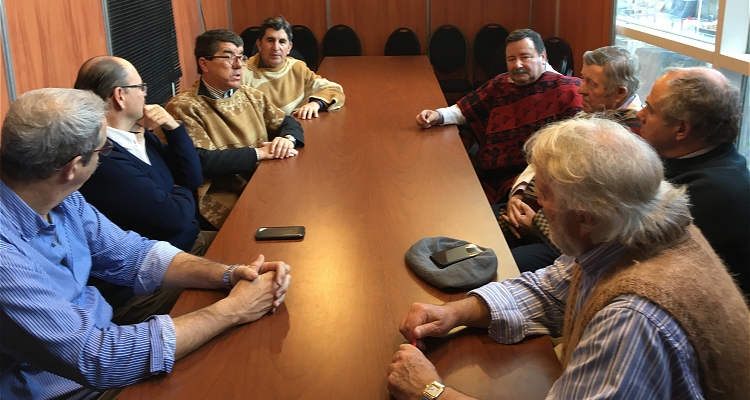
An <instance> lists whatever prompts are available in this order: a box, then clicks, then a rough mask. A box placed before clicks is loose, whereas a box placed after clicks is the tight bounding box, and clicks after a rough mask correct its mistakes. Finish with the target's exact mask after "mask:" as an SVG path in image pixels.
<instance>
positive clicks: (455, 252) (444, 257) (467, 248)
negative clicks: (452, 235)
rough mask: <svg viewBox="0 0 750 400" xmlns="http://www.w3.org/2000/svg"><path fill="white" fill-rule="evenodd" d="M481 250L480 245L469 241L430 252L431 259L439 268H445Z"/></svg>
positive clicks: (475, 254)
mask: <svg viewBox="0 0 750 400" xmlns="http://www.w3.org/2000/svg"><path fill="white" fill-rule="evenodd" d="M481 252H482V249H480V248H479V246H477V245H475V244H474V243H467V244H464V245H461V246H458V247H454V248H451V249H448V250H443V251H439V252H437V253H432V254H430V259H431V260H432V261H433V262H434V263H435V264H436V265H437V266H438V268H440V269H443V268H445V267H447V266H449V265H451V264H455V263H457V262H459V261H463V260H466V259H467V258H471V257H474V256H477V255H479V254H480V253H481Z"/></svg>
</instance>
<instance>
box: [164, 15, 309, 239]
mask: <svg viewBox="0 0 750 400" xmlns="http://www.w3.org/2000/svg"><path fill="white" fill-rule="evenodd" d="M243 48H244V43H243V42H242V38H240V37H239V36H238V35H237V34H236V33H234V32H232V31H228V30H225V29H215V30H210V31H206V32H204V33H203V34H201V35H200V36H198V37H197V38H196V40H195V58H196V61H197V63H198V71H199V73H200V74H201V78H200V79H198V80H197V81H196V82H195V83H194V84H193V85H192V86H191V87H190V88H188V89H187V90H186V91H184V92H182V93H180V94H179V95H177V96H175V97H174V98H173V99H172V100H171V101H170V102H169V104H167V111H168V112H169V113H170V114H172V115H173V116H174V117H175V118H176V119H179V120H182V121H183V122H184V124H185V127H186V128H187V131H188V135H190V138H191V139H192V140H193V144H194V145H195V148H196V150H197V151H198V156H199V157H200V159H201V167H202V169H203V176H204V180H203V184H202V185H201V186H200V187H199V188H198V210H199V211H200V214H201V215H202V216H203V217H204V218H205V219H206V221H208V222H209V223H210V224H211V225H213V226H214V227H215V228H220V227H221V226H222V225H223V224H224V221H225V220H226V218H227V216H228V215H229V212H230V211H231V210H232V207H234V204H235V203H236V202H237V199H238V198H239V195H240V193H242V190H243V189H244V187H245V185H246V184H247V180H248V179H249V177H250V175H251V174H252V172H253V171H254V170H255V166H256V164H257V163H258V162H259V161H262V160H271V159H280V158H286V157H292V156H295V155H297V150H296V149H295V148H299V147H302V146H304V137H303V134H302V127H301V126H300V124H299V122H297V121H296V120H294V118H291V117H289V116H287V115H285V114H284V112H283V111H281V110H280V109H279V108H278V107H276V106H275V105H274V104H273V103H272V102H271V101H270V100H269V99H268V97H266V95H265V94H263V93H262V92H260V91H258V90H256V89H253V88H251V87H248V86H244V85H241V84H240V83H241V79H242V70H243V67H242V65H243V62H244V61H245V60H247V57H245V55H244V54H243Z"/></svg>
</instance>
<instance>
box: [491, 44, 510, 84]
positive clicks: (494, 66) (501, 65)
mask: <svg viewBox="0 0 750 400" xmlns="http://www.w3.org/2000/svg"><path fill="white" fill-rule="evenodd" d="M506 72H508V63H506V62H505V46H501V47H500V48H499V49H497V51H496V52H495V54H494V55H493V56H492V63H490V68H489V69H488V70H487V77H489V78H490V79H492V78H494V77H496V76H498V75H500V74H504V73H506Z"/></svg>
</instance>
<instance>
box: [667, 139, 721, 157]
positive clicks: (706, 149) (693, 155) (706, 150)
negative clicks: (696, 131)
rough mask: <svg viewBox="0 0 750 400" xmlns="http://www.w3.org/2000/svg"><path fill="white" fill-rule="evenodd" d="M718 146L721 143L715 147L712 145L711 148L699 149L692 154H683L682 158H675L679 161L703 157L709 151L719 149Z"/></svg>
mask: <svg viewBox="0 0 750 400" xmlns="http://www.w3.org/2000/svg"><path fill="white" fill-rule="evenodd" d="M720 144H721V143H719V144H715V145H713V146H708V147H706V148H703V149H700V150H698V151H694V152H692V153H690V154H685V155H684V156H682V157H677V159H678V160H679V159H682V158H693V157H698V156H702V155H704V154H706V153H708V152H709V151H711V150H713V149H715V148H717V147H719V145H720Z"/></svg>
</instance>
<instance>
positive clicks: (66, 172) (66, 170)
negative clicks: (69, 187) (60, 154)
mask: <svg viewBox="0 0 750 400" xmlns="http://www.w3.org/2000/svg"><path fill="white" fill-rule="evenodd" d="M82 166H83V164H82V163H81V156H75V157H74V158H73V159H72V160H70V162H68V163H67V164H65V165H63V166H62V168H60V177H61V179H62V180H63V181H64V182H65V183H67V182H70V181H72V180H73V179H74V178H75V177H76V174H77V173H78V171H79V170H80V169H81V167H82Z"/></svg>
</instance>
